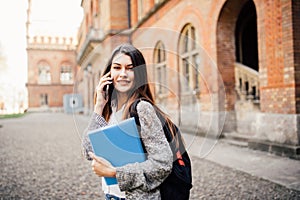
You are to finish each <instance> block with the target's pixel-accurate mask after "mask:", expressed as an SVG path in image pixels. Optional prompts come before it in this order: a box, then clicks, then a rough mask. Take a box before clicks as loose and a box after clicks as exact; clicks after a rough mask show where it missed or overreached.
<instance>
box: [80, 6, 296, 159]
mask: <svg viewBox="0 0 300 200" xmlns="http://www.w3.org/2000/svg"><path fill="white" fill-rule="evenodd" d="M81 6H82V8H83V10H84V19H83V21H82V24H81V27H80V30H79V32H78V41H79V44H78V46H77V50H76V51H77V62H78V64H79V65H80V67H81V72H82V76H81V77H82V79H81V80H79V81H78V85H77V86H76V90H78V92H79V93H82V95H83V96H84V104H85V111H86V113H87V114H88V113H91V112H92V110H93V98H92V96H93V93H94V90H95V87H96V85H97V83H98V81H99V76H100V75H101V73H102V70H103V66H104V65H105V64H106V61H107V60H108V58H109V56H110V53H111V51H112V49H113V48H114V47H115V46H116V45H118V44H120V43H122V42H128V43H132V44H133V45H135V46H136V47H138V48H139V49H140V50H141V51H142V52H143V54H144V56H145V58H146V62H147V67H148V68H147V69H148V71H149V75H150V82H151V84H152V86H153V87H152V89H153V92H154V93H155V97H156V100H157V102H158V103H159V104H160V105H161V107H162V108H163V109H165V110H166V111H167V112H168V113H169V115H170V116H171V117H172V118H173V120H174V121H175V122H176V123H178V124H179V125H180V126H181V128H182V130H184V131H188V132H194V133H197V134H201V135H205V136H209V137H214V138H216V137H220V136H221V137H227V138H233V139H234V140H239V141H243V142H246V144H247V145H248V146H249V147H251V148H255V149H256V148H258V149H262V150H267V151H271V152H274V153H277V154H280V155H286V156H290V157H293V158H299V153H300V152H299V151H300V150H299V142H300V126H299V124H300V115H299V114H300V52H299V44H300V35H299V34H300V32H299V30H298V29H299V28H300V18H299V15H300V1H293V0H240V1H235V0H219V1H206V0H130V1H128V0H119V1H117V0H111V1H98V0H82V3H81ZM297 16H298V17H297Z"/></svg>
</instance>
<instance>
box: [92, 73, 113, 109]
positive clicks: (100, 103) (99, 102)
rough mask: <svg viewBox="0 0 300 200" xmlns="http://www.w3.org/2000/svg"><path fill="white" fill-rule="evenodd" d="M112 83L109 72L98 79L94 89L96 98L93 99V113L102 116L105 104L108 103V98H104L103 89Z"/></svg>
mask: <svg viewBox="0 0 300 200" xmlns="http://www.w3.org/2000/svg"><path fill="white" fill-rule="evenodd" d="M111 83H112V78H111V77H110V72H108V73H107V74H105V75H104V76H102V77H101V78H100V81H99V83H98V85H97V87H96V96H95V99H94V101H95V102H94V103H95V107H94V112H96V113H97V114H99V115H102V110H103V108H104V106H105V104H106V103H107V101H108V97H106V94H105V92H106V91H105V90H104V87H105V86H108V85H109V84H111Z"/></svg>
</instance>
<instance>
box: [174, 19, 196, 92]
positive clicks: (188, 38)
mask: <svg viewBox="0 0 300 200" xmlns="http://www.w3.org/2000/svg"><path fill="white" fill-rule="evenodd" d="M179 52H180V71H181V73H182V75H183V78H184V79H185V80H184V81H183V82H182V91H191V90H192V91H199V78H200V77H199V67H200V56H199V50H198V49H197V46H196V34H195V28H194V27H193V26H192V25H191V24H187V25H186V26H185V27H184V28H183V30H182V32H181V36H180V40H179Z"/></svg>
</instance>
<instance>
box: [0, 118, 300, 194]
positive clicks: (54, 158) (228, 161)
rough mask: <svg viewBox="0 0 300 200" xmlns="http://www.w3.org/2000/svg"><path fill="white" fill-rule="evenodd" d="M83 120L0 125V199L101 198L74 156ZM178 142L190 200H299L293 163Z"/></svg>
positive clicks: (201, 141) (222, 146) (222, 145)
mask: <svg viewBox="0 0 300 200" xmlns="http://www.w3.org/2000/svg"><path fill="white" fill-rule="evenodd" d="M88 120H89V117H88V116H82V115H74V116H72V115H66V114H63V113H28V114H27V115H25V116H24V117H21V118H16V119H6V120H0V161H1V162H0V168H1V170H0V176H1V179H0V199H24V200H27V199H28V200H31V199H103V192H102V191H101V184H100V182H101V181H100V180H101V179H99V177H97V176H96V175H95V174H94V173H93V172H92V170H91V165H90V162H88V161H86V160H85V159H84V158H83V157H82V156H81V152H80V150H81V140H80V136H81V134H82V132H83V130H84V129H85V128H86V126H87V123H88ZM184 137H185V139H186V144H187V146H188V151H189V152H190V155H191V158H192V167H193V185H194V186H193V188H192V190H191V197H190V199H191V200H199V199H209V200H211V199H300V190H299V180H300V178H299V174H300V173H299V169H300V165H299V164H300V162H299V161H296V160H292V159H288V158H283V157H278V156H273V155H269V154H267V153H265V152H259V151H253V150H250V149H247V148H241V147H236V146H232V145H230V144H227V143H226V142H224V140H219V141H213V140H206V139H205V138H202V137H196V136H193V135H190V134H184ZM216 142H217V143H216ZM212 147H213V148H212ZM290 188H293V189H290Z"/></svg>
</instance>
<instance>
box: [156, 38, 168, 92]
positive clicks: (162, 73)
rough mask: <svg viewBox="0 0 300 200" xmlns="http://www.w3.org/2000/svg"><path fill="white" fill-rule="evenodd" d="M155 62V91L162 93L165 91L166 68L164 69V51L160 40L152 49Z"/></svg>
mask: <svg viewBox="0 0 300 200" xmlns="http://www.w3.org/2000/svg"><path fill="white" fill-rule="evenodd" d="M154 64H155V85H156V87H155V88H156V93H157V94H164V93H166V92H167V90H166V84H167V69H166V53H165V48H164V45H163V44H162V42H158V43H157V44H156V46H155V49H154Z"/></svg>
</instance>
